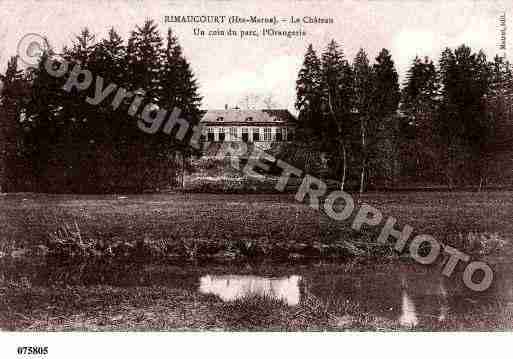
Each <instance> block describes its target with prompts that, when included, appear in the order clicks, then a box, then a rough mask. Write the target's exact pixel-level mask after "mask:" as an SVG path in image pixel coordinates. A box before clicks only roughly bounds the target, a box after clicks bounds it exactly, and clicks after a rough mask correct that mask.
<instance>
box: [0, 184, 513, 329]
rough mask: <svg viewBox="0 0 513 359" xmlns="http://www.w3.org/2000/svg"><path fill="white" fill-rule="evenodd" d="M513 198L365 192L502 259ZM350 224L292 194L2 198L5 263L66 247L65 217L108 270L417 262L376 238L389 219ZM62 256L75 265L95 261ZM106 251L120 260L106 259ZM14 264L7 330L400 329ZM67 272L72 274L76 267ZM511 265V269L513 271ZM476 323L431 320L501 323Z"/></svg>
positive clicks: (5, 283)
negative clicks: (36, 274)
mask: <svg viewBox="0 0 513 359" xmlns="http://www.w3.org/2000/svg"><path fill="white" fill-rule="evenodd" d="M512 198H513V197H512V193H511V192H504V191H503V192H482V193H476V192H454V193H451V192H404V193H369V194H365V195H363V196H361V198H359V200H360V203H362V202H364V203H368V204H370V205H372V206H375V207H376V208H378V209H380V210H381V211H382V212H383V215H384V218H387V216H393V217H395V218H397V223H398V226H399V227H401V226H403V225H404V224H409V225H411V226H413V228H414V229H415V232H418V233H421V232H422V233H429V234H432V235H434V236H435V237H436V238H437V239H438V240H439V241H441V242H442V243H446V244H451V245H453V246H455V247H456V248H458V249H460V250H463V251H465V252H466V253H469V254H471V255H472V256H473V257H480V258H485V259H486V260H487V261H489V262H490V263H492V266H493V265H495V264H500V263H509V262H511V260H510V258H511V254H512V251H511V238H512V236H513V221H511V216H512V214H513V200H512ZM350 224H351V219H349V220H348V221H345V222H341V223H339V222H336V221H333V220H331V219H329V218H328V217H327V216H325V215H324V214H321V213H319V212H318V211H316V210H314V209H312V208H310V207H308V206H306V205H305V204H301V203H298V202H296V201H295V200H294V198H293V195H288V194H279V195H276V194H274V195H271V194H265V195H258V194H251V195H242V194H166V195H119V196H115V195H108V196H83V195H80V196H71V195H45V194H29V193H27V194H23V193H20V194H4V195H1V197H0V238H1V242H0V251H1V252H2V257H3V259H1V260H2V263H7V262H12V261H21V262H20V263H23V260H29V261H30V262H32V263H34V262H35V261H36V258H35V257H37V260H42V263H43V266H44V263H45V260H46V259H47V260H50V259H52V250H56V249H55V248H56V247H55V245H54V246H53V247H52V242H51V238H52V233H53V235H55V233H56V232H59V229H60V228H63V226H64V227H65V226H66V225H67V226H68V228H70V231H72V232H73V231H79V232H80V241H82V242H84V243H86V244H88V245H91V246H92V247H91V248H93V247H94V250H95V252H94V253H97V254H99V256H97V257H94V258H92V260H94V261H97V262H94V263H101V265H102V266H104V267H105V266H106V267H105V268H104V269H105V270H104V272H106V273H108V272H109V266H111V265H112V266H123V265H124V264H123V258H124V260H125V263H127V262H128V263H132V260H136V259H137V261H138V262H139V264H140V265H147V264H149V263H153V262H155V263H156V262H158V263H161V262H162V261H170V262H173V261H174V262H178V263H184V261H185V262H187V263H189V264H188V265H189V266H190V265H192V266H193V267H194V266H196V267H197V268H202V270H205V268H212V266H215V265H222V266H226V265H237V266H239V267H238V268H251V266H254V265H260V266H262V265H263V266H264V268H268V269H267V271H270V272H269V274H270V275H272V270H271V269H272V266H267V267H266V266H265V263H266V261H268V260H271V261H275V263H276V264H279V265H280V266H282V267H284V266H285V268H287V266H290V268H292V266H294V265H297V263H299V262H300V263H304V262H301V261H302V260H314V261H317V262H316V263H318V261H319V259H327V260H330V261H331V260H336V261H338V262H339V263H341V264H337V265H341V266H342V269H341V270H343V271H346V270H347V271H351V270H353V269H354V268H364V270H366V271H368V270H370V271H372V270H373V268H374V266H376V265H378V266H379V265H385V266H386V265H394V264H393V263H398V262H396V261H400V262H402V263H408V259H407V258H405V257H403V258H402V259H401V258H400V257H398V255H397V254H395V253H394V252H393V251H392V250H390V249H389V248H388V247H386V246H376V242H375V240H376V238H377V235H378V233H379V230H380V228H371V227H364V228H363V230H362V231H359V232H356V231H354V230H352V229H351V228H350ZM76 228H78V229H76ZM74 233H75V232H74ZM490 238H493V239H494V240H493V241H489V240H488V239H490ZM481 239H483V240H481ZM120 243H125V244H127V248H129V249H130V248H131V249H133V250H135V252H136V253H135V254H137V248H139V247H138V245H137V244H138V243H142V244H143V246H142V247H140V248H139V249H141V248H142V249H141V250H142V251H143V252H144V251H145V250H146V254H147V255H141V256H139V257H137V256H136V257H134V258H131V257H130V256H128V257H126V256H125V257H122V258H118V257H116V256H115V253H116V250H119V249H120V248H121V247H120V246H119V244H120ZM54 244H55V243H54ZM43 248H44V249H43ZM59 253H60V254H61V256H64V257H65V258H64V259H67V260H68V262H69V260H71V261H72V262H73V261H76V262H81V261H83V260H84V258H81V257H80V258H73V257H69V258H66V255H68V254H69V253H66V252H59ZM105 253H109V254H110V257H109V258H107V259H105V258H104V256H102V254H105ZM53 254H54V255H56V253H53ZM57 254H58V253H57ZM139 254H140V253H139ZM34 256H35V257H34ZM45 256H46V257H45ZM45 258H46V259H45ZM298 261H299V262H298ZM220 262H221V264H219V263H220ZM52 263H53V262H52ZM216 263H217V264H216ZM245 263H246V264H245ZM259 263H260V264H259ZM354 263H357V267H353V265H354ZM241 264H242V266H241ZM439 264H440V263H439ZM95 265H96V264H95ZM165 265H168V264H165ZM175 265H176V263H175ZM305 265H308V264H305ZM6 268H7V267H3V270H2V272H3V273H2V275H1V277H0V327H1V328H2V329H8V330H203V329H208V330H238V329H241V330H343V329H371V330H379V329H387V330H388V329H400V328H399V327H398V326H397V323H394V322H390V321H387V320H386V318H381V317H379V316H378V317H376V316H372V315H370V314H369V313H365V312H362V311H361V310H360V309H358V308H355V307H354V305H353V304H354V303H345V302H344V303H335V304H334V305H336V306H337V307H336V308H328V307H327V306H325V305H319V304H318V303H317V304H316V303H313V304H312V303H310V304H308V302H305V303H302V304H301V305H300V306H298V307H294V308H293V307H289V306H287V305H286V304H285V303H283V302H280V301H279V300H274V299H272V298H259V297H255V298H253V297H250V298H243V299H240V300H236V301H234V302H223V301H221V300H220V299H219V298H218V297H216V296H214V295H203V294H200V293H198V292H197V290H196V289H195V288H192V287H191V288H187V287H183V286H181V287H180V286H179V287H169V286H167V285H162V284H160V283H156V282H155V283H154V284H151V283H150V284H145V285H144V286H139V285H135V286H118V285H113V284H112V283H108V281H103V284H102V283H101V282H102V281H99V282H95V283H92V284H86V283H72V284H64V282H59V281H55V282H54V283H52V284H51V285H41V284H37V283H35V282H34V283H33V282H31V280H30V279H27V277H24V278H21V277H20V280H17V279H13V278H14V277H12V273H13V272H12V271H8V270H7V269H6ZM15 268H21V267H20V265H19V264H18V267H15ZM56 268H57V267H56ZM63 268H66V267H63ZM95 268H96V267H95ZM174 268H181V266H180V264H178V265H177V266H176V267H174ZM223 268H225V267H223ZM344 268H345V269H344ZM508 268H509V267H508ZM61 270H62V271H63V275H66V274H67V273H66V272H67V270H66V269H61ZM177 270H178V269H177ZM209 270H210V269H209ZM244 270H247V269H244ZM508 271H509V269H508ZM14 272H16V270H15V271H14ZM90 272H95V270H93V271H90ZM385 272H386V269H385ZM8 273H11V274H8ZM508 273H509V272H508ZM508 273H502V274H501V275H502V277H511V276H509V274H508ZM314 282H315V281H314ZM501 290H502V289H501ZM501 293H502V292H501ZM508 293H509V292H508ZM491 295H492V299H493V296H494V294H491ZM507 298H509V297H507ZM491 303H492V304H489V308H488V309H486V310H487V311H489V312H492V313H496V312H501V311H504V312H503V313H510V311H511V305H509V304H508V302H507V300H506V302H505V304H504V303H499V304H494V302H493V300H492V302H491ZM487 305H488V304H487ZM333 313H336V315H335V314H333ZM344 313H345V314H344ZM501 313H502V312H501ZM262 314H264V315H262ZM510 314H511V313H510ZM473 315H477V317H473ZM504 315H506V314H504ZM508 315H509V314H508ZM502 317H503V315H502V314H501V315H500V318H502ZM465 323H466V324H462V323H461V322H460V321H458V322H453V323H449V324H447V325H448V326H446V327H441V328H431V329H440V330H446V329H449V330H450V329H469V328H474V329H496V328H497V327H496V325H497V323H496V322H487V321H486V320H484V319H483V318H482V317H481V316H480V315H479V313H478V314H475V313H474V314H469V318H468V320H466V322H465ZM512 323H513V322H511V321H509V320H506V319H504V322H503V323H501V324H500V328H503V329H504V328H511V326H512Z"/></svg>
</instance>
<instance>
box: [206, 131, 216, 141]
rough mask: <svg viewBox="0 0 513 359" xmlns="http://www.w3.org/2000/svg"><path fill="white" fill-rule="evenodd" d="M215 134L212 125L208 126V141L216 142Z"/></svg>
mask: <svg viewBox="0 0 513 359" xmlns="http://www.w3.org/2000/svg"><path fill="white" fill-rule="evenodd" d="M214 140H215V136H214V129H213V128H212V127H208V128H207V141H208V142H214Z"/></svg>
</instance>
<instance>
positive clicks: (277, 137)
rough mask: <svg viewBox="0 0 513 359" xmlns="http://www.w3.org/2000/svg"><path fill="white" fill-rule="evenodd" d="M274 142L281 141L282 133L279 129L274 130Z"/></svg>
mask: <svg viewBox="0 0 513 359" xmlns="http://www.w3.org/2000/svg"><path fill="white" fill-rule="evenodd" d="M276 141H283V132H282V128H281V127H278V128H277V129H276Z"/></svg>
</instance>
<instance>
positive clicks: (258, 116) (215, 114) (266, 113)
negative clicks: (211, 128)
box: [200, 109, 296, 125]
mask: <svg viewBox="0 0 513 359" xmlns="http://www.w3.org/2000/svg"><path fill="white" fill-rule="evenodd" d="M295 122H296V118H295V117H294V116H292V114H291V113H290V112H289V110H286V109H276V110H239V109H230V110H207V111H205V113H204V114H203V117H202V119H201V121H200V123H202V124H212V125H221V124H245V125H251V124H294V123H295Z"/></svg>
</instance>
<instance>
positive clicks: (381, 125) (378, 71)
mask: <svg viewBox="0 0 513 359" xmlns="http://www.w3.org/2000/svg"><path fill="white" fill-rule="evenodd" d="M373 71H374V94H373V116H375V117H376V120H375V121H376V124H375V125H376V137H377V139H376V145H375V149H374V150H375V151H376V156H374V157H375V159H374V160H373V165H372V168H373V172H374V177H376V178H378V177H381V178H382V180H383V181H387V182H388V181H390V180H391V181H392V183H393V182H394V181H395V175H396V173H397V172H398V166H399V164H398V159H397V147H398V143H397V133H398V131H399V118H398V116H397V108H398V105H399V100H400V91H399V76H398V74H397V71H396V69H395V65H394V61H393V60H392V55H391V54H390V52H389V51H388V50H387V49H382V50H381V52H380V53H379V55H378V57H377V58H376V62H375V63H374V64H373Z"/></svg>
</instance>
